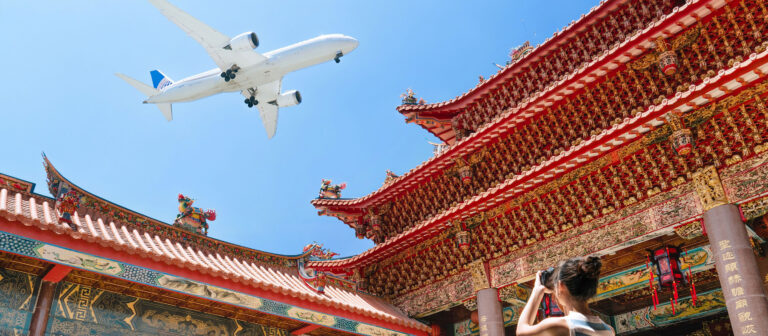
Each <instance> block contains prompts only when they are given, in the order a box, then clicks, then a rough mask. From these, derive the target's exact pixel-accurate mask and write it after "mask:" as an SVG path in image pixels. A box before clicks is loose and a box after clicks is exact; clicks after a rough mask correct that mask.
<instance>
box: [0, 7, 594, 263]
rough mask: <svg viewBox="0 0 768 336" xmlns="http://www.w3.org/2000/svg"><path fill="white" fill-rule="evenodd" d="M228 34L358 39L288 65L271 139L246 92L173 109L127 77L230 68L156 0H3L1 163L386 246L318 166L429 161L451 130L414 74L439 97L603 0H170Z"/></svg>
mask: <svg viewBox="0 0 768 336" xmlns="http://www.w3.org/2000/svg"><path fill="white" fill-rule="evenodd" d="M172 2H173V3H174V4H175V5H177V6H178V7H180V8H181V9H183V10H185V11H187V12H188V13H190V14H191V15H193V16H195V17H197V18H198V19H200V20H202V21H203V22H206V23H208V24H209V25H211V26H213V27H214V28H216V29H217V30H219V31H220V32H222V33H224V34H226V35H228V36H235V35H237V34H239V33H242V32H245V31H254V32H256V33H257V34H258V36H259V39H260V42H261V45H260V46H259V48H258V49H257V51H261V52H265V51H268V50H272V49H276V48H279V47H282V46H285V45H288V44H291V43H295V42H298V41H302V40H305V39H309V38H312V37H315V36H317V35H320V34H328V33H343V34H345V35H349V36H353V37H355V38H357V39H358V40H359V41H360V46H359V47H358V49H357V50H356V51H354V52H353V53H351V54H350V55H348V56H345V57H344V58H343V59H342V62H341V63H340V64H335V63H333V62H329V63H324V64H321V65H318V66H315V67H312V68H308V69H304V70H302V71H299V72H295V73H292V74H289V75H288V76H286V77H285V79H284V81H283V89H284V90H291V89H297V90H299V91H301V93H302V96H303V98H304V101H303V103H302V104H301V105H299V106H295V107H289V108H284V109H281V111H280V120H279V123H278V129H277V135H276V136H275V138H273V139H272V140H267V137H266V134H265V132H264V129H263V127H262V125H261V121H260V120H259V117H258V113H257V112H256V111H255V109H248V108H247V107H246V106H245V104H243V102H242V100H243V98H242V97H241V96H240V95H238V94H222V95H218V96H214V97H209V98H206V99H203V100H199V101H196V102H191V103H182V104H176V105H174V117H175V119H174V121H172V122H166V121H165V119H163V117H162V115H161V114H160V112H159V110H158V109H157V108H155V107H154V106H150V105H143V104H141V101H142V100H143V99H144V97H143V96H142V95H141V94H140V93H139V92H137V91H136V90H135V89H133V88H132V87H130V86H129V85H127V84H126V83H124V82H122V81H121V80H120V79H118V78H117V77H115V76H114V75H113V73H115V72H123V73H125V74H128V75H129V76H132V77H135V78H137V79H140V80H142V81H145V82H147V83H151V81H150V77H149V71H150V70H152V69H160V70H162V71H163V72H164V73H165V74H166V75H168V76H170V77H171V78H174V79H181V78H183V77H186V76H190V75H193V74H195V73H198V72H202V71H204V70H208V69H210V68H213V67H214V64H213V62H212V61H211V60H210V59H209V58H208V56H207V54H206V53H205V52H204V50H203V49H202V48H201V47H200V46H199V45H197V44H196V43H195V42H194V41H193V40H192V39H191V38H189V37H188V36H186V35H185V34H184V33H183V32H182V31H181V30H180V29H179V28H177V27H176V26H175V25H173V24H172V23H171V22H169V21H167V20H166V19H165V18H164V17H163V16H162V15H161V14H160V13H159V12H158V11H157V10H156V9H155V8H154V7H152V6H151V5H150V4H149V3H147V2H146V1H141V0H119V1H117V0H108V1H107V0H102V1H95V0H90V1H83V0H72V1H51V0H44V1H42V0H41V1H14V0H0V45H2V52H0V61H1V62H0V63H2V65H3V67H4V71H3V79H2V87H1V90H0V104H2V105H1V106H2V107H0V135H2V137H3V140H4V141H3V142H2V143H3V145H2V146H0V172H3V173H6V174H10V175H13V176H16V177H19V178H22V179H26V180H29V181H32V182H35V183H37V192H38V193H42V194H48V190H47V186H46V184H45V173H44V171H43V166H42V160H41V157H40V153H41V152H42V151H45V153H46V154H47V155H48V157H49V158H50V159H51V160H52V162H53V163H54V165H55V166H56V167H57V168H58V169H59V170H60V171H61V172H62V173H63V174H64V175H65V176H66V177H67V178H69V179H70V180H71V181H72V182H74V183H76V184H78V185H79V186H80V187H83V188H85V189H86V190H89V191H90V192H92V193H94V194H96V195H99V196H101V197H104V198H106V199H108V200H111V201H113V202H115V203H118V204H121V205H123V206H125V207H128V208H130V209H133V210H135V211H138V212H141V213H143V214H146V215H148V216H151V217H154V218H157V219H160V220H163V221H166V222H171V221H172V220H173V218H174V217H175V215H176V213H177V202H176V195H177V194H178V193H184V194H188V195H190V196H192V197H193V198H195V199H197V202H196V205H197V206H200V207H203V208H215V209H216V211H217V212H218V219H217V220H216V221H214V222H211V230H210V232H209V235H210V236H212V237H215V238H218V239H222V240H226V241H230V242H233V243H237V244H241V245H244V246H248V247H253V248H257V249H261V250H265V251H271V252H276V253H284V254H296V253H299V252H300V251H301V248H302V247H303V246H304V245H305V244H307V243H310V242H312V241H318V242H320V243H323V244H324V245H325V247H327V248H330V249H332V250H334V251H336V252H338V253H340V254H341V255H342V256H348V255H353V254H358V253H360V252H362V251H364V250H365V249H367V248H370V247H371V246H373V243H372V242H370V241H369V240H358V239H356V238H354V233H353V230H352V229H350V228H349V227H347V226H346V225H344V224H343V223H341V222H340V221H338V220H336V219H334V218H328V217H318V216H317V213H316V210H315V209H314V208H313V207H312V206H311V205H310V204H309V201H310V200H311V199H312V198H314V197H316V196H317V191H318V189H319V185H320V179H322V178H330V179H333V181H334V182H347V184H348V187H347V189H346V190H345V192H344V197H360V196H364V195H366V194H368V193H370V192H371V191H373V190H375V189H377V188H379V187H380V186H381V184H382V182H383V180H384V172H385V170H386V169H391V170H392V171H394V172H395V173H397V174H402V173H404V172H406V171H408V170H409V169H411V168H413V167H415V166H416V165H418V164H419V163H421V162H423V161H425V160H427V159H428V158H429V157H430V156H431V155H432V146H430V145H429V144H428V143H427V141H435V139H434V138H433V137H432V136H431V135H430V134H429V133H427V132H426V131H424V130H422V129H421V128H420V127H418V126H415V125H407V124H405V122H404V119H403V117H402V116H401V115H400V114H399V113H397V111H396V110H395V108H396V106H397V105H399V103H400V98H399V95H400V94H401V93H402V92H403V91H405V89H406V88H409V87H410V88H413V89H414V90H415V91H416V93H417V95H418V96H420V97H423V98H424V99H426V100H427V101H428V102H439V101H443V100H447V99H450V98H452V97H454V96H457V95H459V94H461V93H463V92H465V91H466V90H468V89H469V88H471V87H474V86H475V84H476V83H477V78H478V75H483V76H485V77H486V78H487V77H488V76H490V75H491V74H493V73H495V72H496V71H497V68H496V67H495V66H494V65H493V63H494V62H496V63H499V64H503V63H504V62H505V61H506V60H507V59H508V56H507V55H508V53H509V50H510V48H512V47H515V46H518V45H520V44H522V43H523V42H525V41H526V40H530V41H531V43H532V44H533V45H537V44H539V43H541V42H542V41H544V39H546V38H547V37H548V36H551V35H552V33H553V32H555V31H558V30H560V29H561V28H563V27H564V26H566V25H567V24H568V23H569V22H570V21H572V20H575V19H577V18H579V17H580V16H581V15H582V14H584V13H587V12H588V11H589V9H590V8H591V7H592V6H595V5H596V4H597V1H596V0H590V1H574V0H570V1H568V0H565V1H563V0H561V1H551V2H544V1H360V0H354V1H333V0H330V1H236V0H222V1H201V0H195V1H182V0H175V1H172Z"/></svg>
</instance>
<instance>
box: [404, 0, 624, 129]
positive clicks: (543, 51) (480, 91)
mask: <svg viewBox="0 0 768 336" xmlns="http://www.w3.org/2000/svg"><path fill="white" fill-rule="evenodd" d="M625 2H627V0H607V1H606V0H604V1H601V2H600V3H599V4H598V5H597V6H595V7H592V8H591V9H590V11H589V12H588V13H586V14H584V15H582V16H581V17H580V18H579V19H577V20H576V21H571V23H569V24H568V25H567V26H565V27H564V28H563V29H561V30H560V31H557V32H554V33H553V34H552V36H551V37H549V38H547V39H546V40H545V41H544V42H543V43H542V44H540V45H538V46H536V47H534V49H533V50H532V51H531V52H530V53H527V54H526V55H525V56H523V57H522V58H520V59H517V60H514V61H513V62H511V63H509V64H507V65H506V66H505V67H504V68H502V69H501V70H499V71H498V72H496V73H495V74H493V75H491V77H489V78H488V79H487V80H484V81H481V82H479V83H478V84H477V85H476V86H475V87H473V88H471V89H469V90H468V91H467V92H465V93H463V94H461V95H459V96H457V97H455V98H453V99H450V100H447V101H443V102H438V103H431V104H403V105H400V106H398V107H397V111H398V112H400V113H401V114H403V115H404V116H406V120H407V122H411V121H414V120H416V119H421V118H424V119H429V120H430V121H431V122H428V123H419V122H417V124H419V125H420V126H421V127H422V128H424V129H426V130H427V131H429V132H430V133H432V134H434V135H435V136H436V137H438V138H440V139H441V140H443V141H445V142H446V143H448V144H452V143H454V142H455V141H456V140H455V134H454V132H453V130H451V128H450V121H451V118H453V117H454V116H456V115H457V114H458V113H459V112H460V111H461V110H462V109H463V108H465V107H467V106H468V105H470V104H472V103H474V102H475V101H477V100H479V99H480V98H481V97H483V95H486V94H488V93H489V92H491V91H493V90H494V89H497V88H498V87H499V86H500V85H502V84H504V83H506V82H508V81H509V80H510V79H511V78H513V77H514V76H515V75H517V74H519V73H520V72H522V70H523V69H524V68H525V67H526V66H529V65H531V64H532V63H533V62H535V61H537V60H539V59H542V58H543V57H545V56H547V55H548V54H549V53H552V52H553V51H555V50H556V49H558V48H559V47H560V46H562V45H564V44H567V42H566V41H567V40H568V39H569V38H571V37H573V36H575V35H576V34H579V33H580V32H581V31H583V30H584V29H586V27H587V26H589V25H590V24H592V23H594V22H595V21H597V20H598V19H600V18H602V17H605V16H607V15H609V14H611V11H612V10H614V9H616V8H617V7H619V6H620V5H622V4H624V3H625ZM446 123H447V124H448V127H445V124H446Z"/></svg>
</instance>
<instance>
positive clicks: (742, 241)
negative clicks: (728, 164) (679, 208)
mask: <svg viewBox="0 0 768 336" xmlns="http://www.w3.org/2000/svg"><path fill="white" fill-rule="evenodd" d="M693 180H694V184H695V186H696V192H697V194H698V196H699V200H700V201H701V204H702V206H703V207H704V210H705V212H704V226H705V228H706V229H707V236H708V237H709V242H710V246H711V248H712V253H713V254H714V257H715V267H716V268H717V274H718V277H719V280H720V287H721V288H722V290H723V295H724V297H725V305H726V308H727V309H728V317H729V318H730V321H731V326H732V327H733V332H734V334H735V335H768V299H767V298H766V295H765V291H764V289H763V285H762V279H760V274H759V271H758V268H757V260H756V259H755V255H754V254H753V252H752V246H751V244H750V242H749V237H748V236H747V230H746V228H745V224H744V222H743V221H742V220H741V216H740V214H739V209H738V207H737V206H735V205H733V204H729V202H728V199H727V198H726V195H725V191H724V189H723V186H722V184H721V182H720V178H719V177H718V174H717V170H715V168H714V167H712V166H710V167H707V168H705V169H702V170H701V171H699V172H697V173H696V174H694V176H693Z"/></svg>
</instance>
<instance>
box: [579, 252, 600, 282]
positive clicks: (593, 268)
mask: <svg viewBox="0 0 768 336" xmlns="http://www.w3.org/2000/svg"><path fill="white" fill-rule="evenodd" d="M602 266H603V262H602V261H600V257H595V256H591V257H587V258H586V259H584V260H583V261H582V262H581V265H579V273H580V274H581V275H583V276H585V277H587V278H590V279H597V278H599V277H600V268H601V267H602Z"/></svg>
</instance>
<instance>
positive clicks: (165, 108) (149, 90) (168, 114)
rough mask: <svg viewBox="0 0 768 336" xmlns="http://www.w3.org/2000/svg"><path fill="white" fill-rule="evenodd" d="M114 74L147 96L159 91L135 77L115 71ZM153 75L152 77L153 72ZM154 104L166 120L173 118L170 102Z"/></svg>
mask: <svg viewBox="0 0 768 336" xmlns="http://www.w3.org/2000/svg"><path fill="white" fill-rule="evenodd" d="M158 73H159V71H158ZM115 76H117V77H120V79H122V80H124V81H125V82H126V83H128V84H131V86H133V87H134V88H136V90H139V92H141V93H143V94H144V95H146V96H147V97H151V96H154V95H156V94H158V93H160V91H159V90H157V89H155V88H153V87H151V86H149V85H147V84H144V83H142V82H140V81H138V80H136V79H133V78H131V77H128V76H126V75H123V74H121V73H116V74H115ZM153 77H154V74H153ZM153 79H154V78H153ZM169 81H170V80H169ZM155 105H157V108H159V109H160V112H162V113H163V116H164V117H165V119H166V120H168V121H171V120H173V108H172V106H171V104H169V103H165V104H155Z"/></svg>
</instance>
